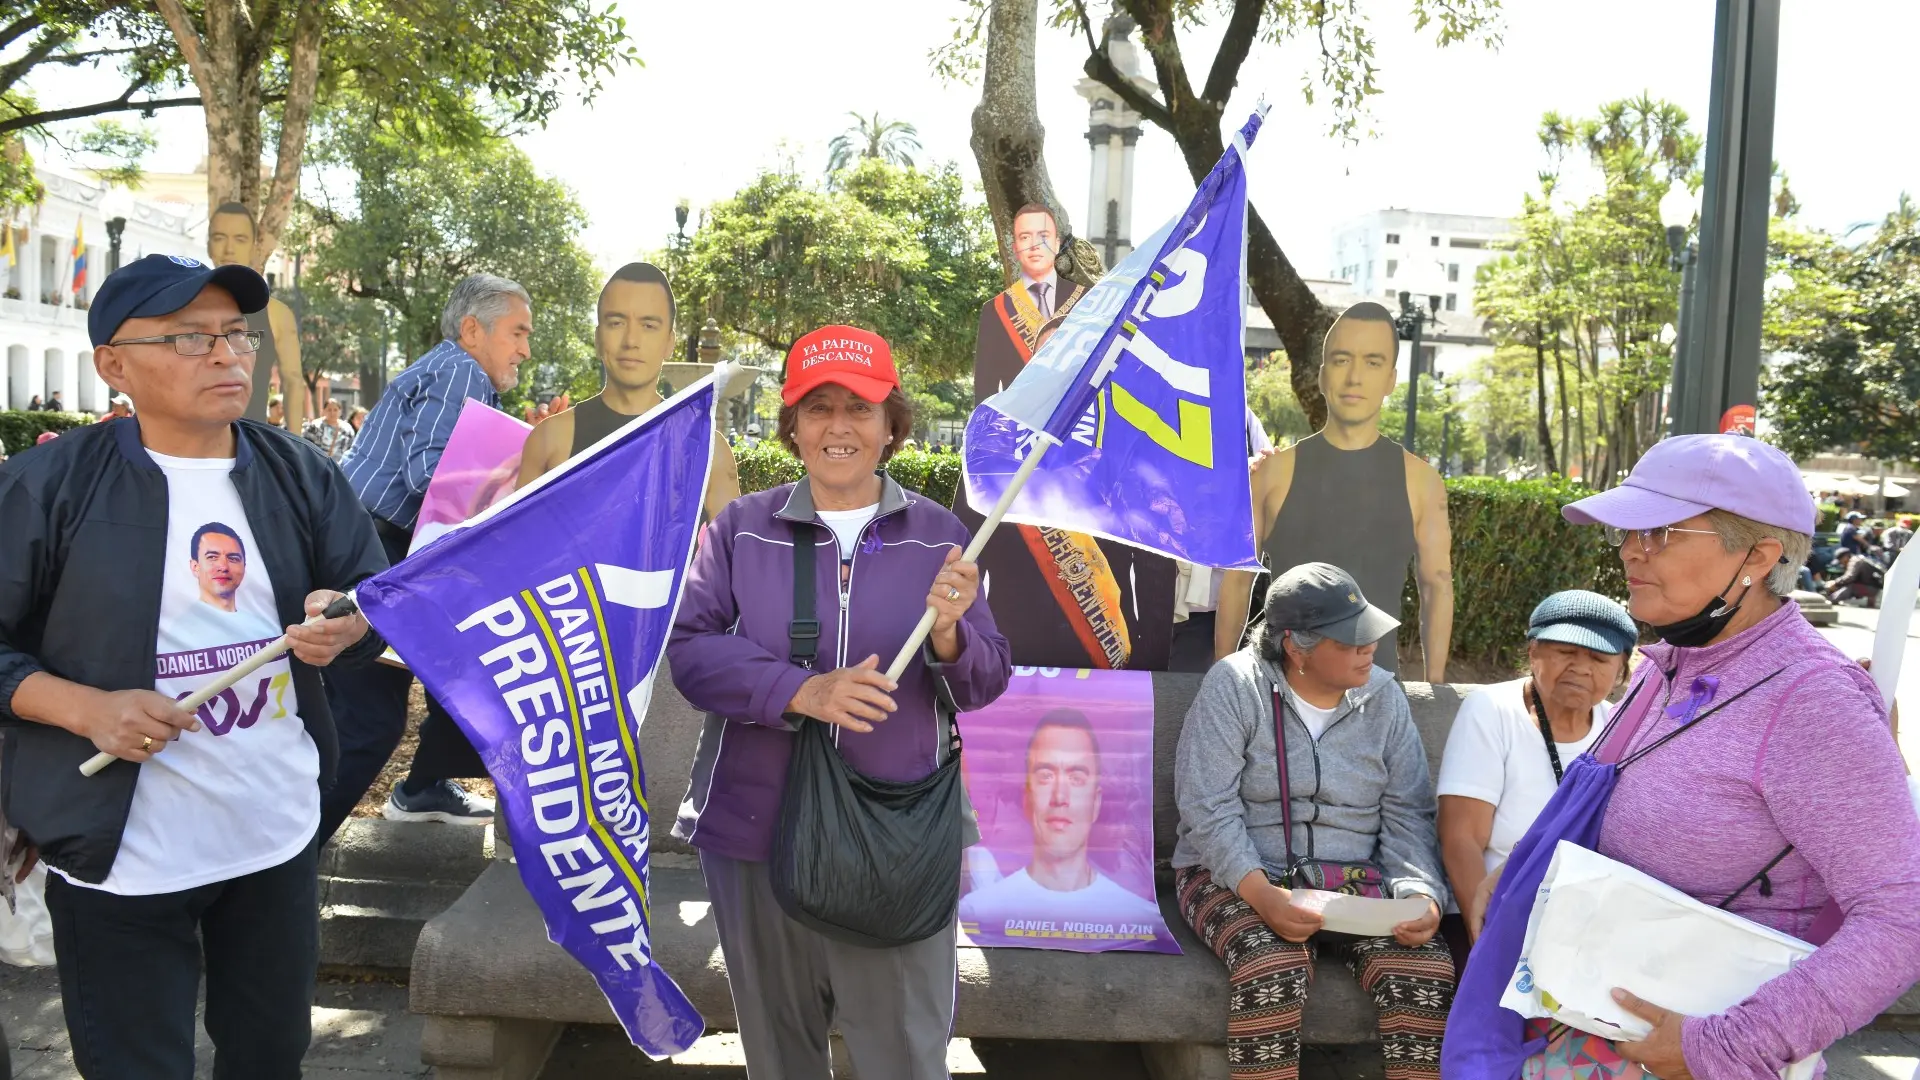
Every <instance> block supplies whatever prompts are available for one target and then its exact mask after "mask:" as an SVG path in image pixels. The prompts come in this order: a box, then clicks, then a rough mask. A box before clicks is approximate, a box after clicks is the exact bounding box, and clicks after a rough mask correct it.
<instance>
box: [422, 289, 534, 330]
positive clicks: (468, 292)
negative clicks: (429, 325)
mask: <svg viewBox="0 0 1920 1080" xmlns="http://www.w3.org/2000/svg"><path fill="white" fill-rule="evenodd" d="M510 296H515V297H519V298H520V300H521V301H522V302H523V303H525V304H526V305H527V308H528V309H529V310H531V309H532V308H533V297H531V296H528V295H527V290H526V289H525V288H523V287H522V286H521V285H520V283H519V282H517V281H509V280H507V279H506V278H503V277H500V276H498V275H496V274H470V275H468V276H467V277H464V278H462V279H461V280H460V284H458V285H455V286H454V287H453V292H452V293H451V294H450V295H448V297H447V309H446V310H445V311H443V312H441V313H440V336H441V337H444V338H446V339H447V340H448V341H459V340H460V324H461V323H463V322H465V321H466V318H467V316H469V315H471V316H473V317H474V318H475V319H478V320H479V322H480V327H481V329H483V330H491V329H493V324H494V322H495V321H497V320H498V319H499V318H500V316H502V315H505V314H506V313H507V308H508V306H509V305H508V303H507V298H508V297H510Z"/></svg>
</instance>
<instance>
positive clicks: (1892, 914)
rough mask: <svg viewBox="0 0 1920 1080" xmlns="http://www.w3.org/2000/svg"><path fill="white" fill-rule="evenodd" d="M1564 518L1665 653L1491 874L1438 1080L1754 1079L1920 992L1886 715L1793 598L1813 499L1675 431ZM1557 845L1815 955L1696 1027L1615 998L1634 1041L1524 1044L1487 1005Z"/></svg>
mask: <svg viewBox="0 0 1920 1080" xmlns="http://www.w3.org/2000/svg"><path fill="white" fill-rule="evenodd" d="M1564 513H1565V516H1566V518H1567V520H1568V521H1571V522H1573V523H1574V524H1576V525H1601V526H1604V527H1605V528H1606V532H1607V539H1608V541H1609V542H1610V543H1612V544H1614V545H1615V546H1617V547H1619V548H1620V562H1621V565H1622V567H1623V568H1624V569H1625V571H1626V577H1627V589H1628V591H1629V593H1630V594H1631V599H1630V601H1629V604H1628V607H1629V610H1630V611H1631V613H1632V614H1633V617H1634V618H1635V619H1637V620H1638V621H1640V622H1642V623H1646V624H1648V625H1649V626H1650V627H1651V628H1652V630H1653V632H1654V634H1655V635H1657V636H1658V637H1659V638H1660V643H1659V644H1657V645H1649V646H1646V647H1645V649H1644V650H1643V651H1644V652H1645V654H1646V658H1647V661H1648V662H1647V663H1644V664H1642V665H1641V666H1640V668H1639V670H1638V672H1637V673H1636V676H1635V678H1634V680H1633V686H1632V687H1631V688H1630V689H1629V690H1628V691H1627V696H1626V698H1625V699H1623V701H1622V702H1621V704H1620V706H1619V707H1618V708H1617V709H1616V710H1615V711H1614V718H1613V721H1612V723H1611V724H1610V726H1609V727H1608V728H1607V730H1606V732H1605V733H1603V734H1602V735H1601V736H1600V739H1599V742H1598V744H1597V749H1595V750H1594V751H1591V752H1589V753H1588V754H1584V755H1582V756H1581V757H1580V758H1579V760H1577V761H1575V762H1574V763H1573V765H1572V766H1570V767H1569V768H1568V769H1567V771H1566V776H1565V778H1564V780H1563V781H1562V782H1561V784H1560V786H1559V788H1558V789H1557V790H1556V792H1555V795H1554V797H1553V799H1552V800H1551V801H1550V802H1549V803H1548V804H1547V807H1546V809H1545V810H1543V811H1542V812H1541V815H1540V817H1539V818H1537V819H1536V820H1535V822H1534V824H1533V827H1532V829H1531V830H1530V831H1529V832H1528V833H1527V835H1526V836H1525V837H1524V838H1523V839H1522V840H1521V841H1520V842H1519V844H1517V845H1516V846H1515V847H1514V849H1513V854H1512V856H1511V858H1510V859H1509V860H1508V862H1507V864H1506V866H1505V867H1504V868H1503V870H1502V872H1501V875H1500V880H1499V882H1498V885H1497V887H1495V888H1494V889H1493V890H1492V899H1491V904H1490V906H1489V908H1488V909H1487V916H1486V923H1485V926H1484V928H1483V929H1482V931H1481V935H1480V938H1479V940H1478V942H1476V943H1475V945H1474V949H1473V953H1472V955H1471V957H1470V959H1469V961H1468V965H1467V970H1466V973H1465V975H1464V977H1463V978H1462V980H1461V985H1460V992H1459V994H1458V996H1457V997H1456V999H1455V1003H1454V1009H1453V1015H1452V1017H1451V1019H1450V1021H1449V1023H1448V1027H1447V1040H1446V1045H1445V1047H1444V1048H1443V1050H1442V1052H1441V1053H1442V1057H1441V1068H1442V1071H1443V1073H1444V1074H1445V1075H1446V1076H1447V1077H1448V1080H1481V1078H1492V1077H1501V1078H1507V1077H1512V1076H1516V1075H1522V1072H1521V1070H1520V1060H1517V1059H1525V1058H1528V1057H1529V1056H1531V1060H1528V1061H1527V1062H1526V1065H1525V1069H1524V1075H1525V1076H1528V1077H1538V1076H1547V1077H1552V1076H1559V1075H1581V1076H1589V1077H1603V1076H1630V1077H1635V1078H1636V1080H1637V1077H1638V1076H1639V1074H1640V1073H1641V1072H1642V1071H1643V1070H1644V1072H1645V1073H1646V1074H1647V1075H1650V1076H1654V1077H1658V1078H1659V1080H1687V1078H1688V1077H1698V1078H1700V1080H1772V1078H1774V1077H1777V1076H1778V1075H1779V1074H1780V1073H1781V1071H1782V1070H1783V1069H1784V1068H1785V1067H1786V1066H1787V1065H1789V1064H1791V1063H1793V1062H1797V1061H1801V1060H1804V1059H1806V1058H1808V1057H1811V1056H1812V1055H1814V1054H1816V1053H1819V1052H1821V1051H1823V1050H1825V1049H1827V1048H1828V1047H1829V1046H1832V1045H1833V1044H1834V1043H1835V1042H1837V1041H1839V1040H1840V1038H1841V1037H1842V1036H1844V1035H1846V1034H1847V1033H1848V1032H1851V1031H1853V1030H1855V1029H1858V1028H1861V1027H1864V1026H1866V1024H1867V1023H1869V1022H1870V1021H1872V1020H1873V1019H1874V1017H1875V1016H1877V1015H1878V1014H1879V1013H1880V1012H1881V1010H1883V1009H1885V1008H1886V1007H1887V1006H1889V1005H1891V1004H1892V1003H1893V1002H1894V1000H1895V999H1897V998H1899V997H1900V995H1901V994H1902V993H1904V992H1905V991H1906V990H1907V988H1908V987H1910V986H1912V985H1913V983H1914V981H1915V980H1916V979H1920V819H1916V818H1915V816H1914V807H1913V802H1912V797H1911V796H1910V794H1909V792H1908V788H1907V781H1906V776H1905V769H1904V768H1903V765H1902V762H1901V758H1900V751H1899V749H1898V747H1896V746H1895V744H1894V741H1893V737H1892V733H1891V732H1890V730H1889V727H1888V723H1887V706H1886V704H1885V703H1884V702H1883V701H1882V700H1881V697H1880V693H1879V691H1878V689H1876V687H1875V686H1874V684H1873V681H1872V680H1871V679H1870V678H1869V677H1868V676H1867V674H1866V673H1865V672H1864V671H1862V670H1861V668H1860V666H1859V665H1858V664H1856V663H1854V662H1853V661H1851V660H1849V659H1848V658H1847V657H1846V655H1845V654H1843V653H1841V652H1840V650H1839V649H1837V648H1835V647H1834V646H1833V645H1832V644H1831V643H1830V642H1828V641H1827V640H1826V639H1825V638H1823V637H1821V636H1820V634H1819V633H1817V632H1816V631H1815V630H1814V629H1813V628H1812V627H1811V626H1810V625H1808V623H1807V620H1806V619H1805V618H1804V617H1803V616H1802V615H1801V614H1800V611H1799V608H1798V607H1797V606H1796V605H1795V604H1794V603H1793V602H1792V601H1790V600H1788V599H1787V595H1788V594H1789V593H1790V592H1792V590H1793V588H1794V582H1795V578H1796V575H1797V574H1798V572H1799V568H1800V564H1801V563H1802V562H1804V561H1805V560H1806V557H1807V553H1808V551H1809V550H1810V548H1811V546H1812V536H1811V534H1812V532H1813V528H1814V507H1813V500H1812V499H1811V498H1809V497H1808V495H1807V492H1806V489H1805V487H1804V486H1802V482H1801V479H1800V471H1799V469H1798V468H1797V467H1796V466H1795V465H1794V463H1793V462H1792V460H1790V459H1789V458H1788V457H1787V456H1786V455H1785V454H1782V453H1781V452H1780V451H1778V450H1776V449H1774V448H1773V447H1771V446H1768V445H1766V444H1765V443H1762V442H1760V441H1759V440H1758V439H1753V438H1747V437H1742V436H1737V435H1684V436H1679V437H1676V438H1670V439H1665V440H1663V441H1661V442H1659V443H1656V444H1655V445H1654V446H1653V448H1652V449H1650V450H1648V451H1647V454H1646V456H1645V457H1643V458H1641V459H1640V461H1639V463H1638V464H1637V465H1635V466H1634V469H1633V474H1632V475H1631V476H1629V477H1628V478H1627V479H1626V482H1625V483H1623V484H1622V485H1621V486H1619V487H1616V488H1613V489H1612V490H1609V491H1605V492H1602V493H1600V494H1598V495H1594V496H1591V497H1589V498H1586V499H1582V500H1580V501H1579V502H1576V503H1574V504H1572V505H1570V506H1568V507H1567V508H1566V510H1565V511H1564ZM1560 839H1567V840H1570V841H1573V842H1574V843H1578V844H1581V845H1582V846H1586V847H1590V848H1592V849H1594V850H1596V851H1598V852H1599V853H1600V854H1602V855H1605V856H1607V857H1608V858H1611V859H1615V860H1617V861H1619V862H1622V863H1625V864H1626V865H1628V866H1631V867H1634V868H1635V869H1638V870H1641V871H1644V872H1645V873H1647V874H1650V875H1651V876H1653V877H1655V878H1657V879H1659V880H1661V881H1664V882H1666V883H1667V884H1668V885H1671V886H1673V887H1674V888H1676V889H1679V890H1680V891H1682V892H1684V893H1686V894H1687V895H1689V896H1691V897H1693V898H1694V899H1696V900H1700V901H1702V902H1704V903H1707V904H1712V905H1715V906H1718V907H1721V908H1724V909H1726V910H1728V911H1731V912H1732V913H1734V914H1735V915H1739V916H1742V917H1744V918H1747V919H1751V920H1753V921H1754V922H1757V923H1760V924H1762V925H1765V926H1769V927H1772V928H1773V929H1775V930H1779V931H1782V932H1784V933H1787V934H1791V935H1793V936H1795V937H1798V938H1801V939H1802V940H1805V941H1809V942H1812V943H1813V944H1815V945H1817V946H1819V948H1818V949H1817V950H1816V951H1815V952H1814V953H1813V955H1812V956H1810V957H1809V958H1808V959H1807V960H1805V961H1804V962H1802V963H1800V964H1798V965H1795V966H1794V967H1793V969H1792V970H1790V971H1788V972H1787V973H1786V974H1784V975H1780V976H1779V977H1777V978H1775V979H1773V980H1772V981H1770V982H1768V983H1766V984H1765V985H1763V986H1761V987H1759V989H1758V990H1756V991H1755V992H1754V993H1753V995H1752V996H1751V997H1749V998H1747V999H1746V1000H1745V1001H1742V1002H1741V1003H1740V1004H1738V1005H1735V1006H1734V1007H1732V1008H1730V1009H1727V1010H1725V1011H1724V1012H1721V1013H1719V1014H1717V1015H1713V1016H1682V1015H1679V1014H1677V1013H1674V1012H1671V1011H1669V1010H1667V1009H1663V1008H1661V1007H1659V1006H1658V1005H1657V1004H1654V1003H1651V1002H1648V1001H1644V1000H1641V999H1640V998H1639V997H1637V996H1635V992H1636V988H1635V987H1632V986H1625V987H1618V988H1615V989H1614V992H1613V996H1614V1000H1615V1001H1616V1002H1617V1003H1618V1005H1619V1008H1620V1012H1621V1014H1622V1016H1624V1015H1625V1014H1628V1013H1631V1014H1633V1015H1635V1016H1638V1017H1640V1018H1642V1019H1643V1020H1645V1021H1646V1022H1647V1023H1648V1024H1650V1025H1651V1026H1652V1031H1651V1033H1650V1034H1649V1035H1648V1036H1647V1037H1646V1038H1644V1039H1640V1040H1637V1041H1622V1042H1617V1043H1611V1044H1609V1043H1608V1042H1607V1041H1606V1040H1603V1039H1600V1038H1598V1037H1596V1036H1588V1035H1584V1034H1582V1033H1581V1032H1578V1031H1572V1030H1568V1029H1563V1028H1559V1027H1558V1026H1557V1025H1556V1026H1555V1028H1554V1029H1552V1030H1549V1031H1545V1032H1539V1031H1529V1032H1526V1033H1525V1034H1523V1033H1522V1032H1521V1030H1520V1020H1519V1018H1518V1017H1517V1016H1515V1015H1514V1014H1513V1013H1511V1012H1506V1011H1504V1010H1502V1009H1500V1008H1499V1007H1498V1001H1499V998H1500V995H1501V993H1502V991H1503V990H1504V988H1505V985H1506V983H1507V982H1508V981H1509V980H1511V979H1512V978H1513V976H1514V972H1515V967H1516V962H1517V958H1518V952H1519V943H1520V941H1521V939H1522V937H1523V935H1524V933H1525V929H1526V923H1527V920H1528V915H1529V913H1530V912H1531V910H1532V906H1533V905H1532V900H1533V897H1534V895H1535V892H1536V889H1537V887H1538V884H1539V882H1540V880H1541V879H1542V876H1543V874H1544V871H1545V868H1546V863H1547V860H1549V859H1550V858H1551V856H1552V852H1553V849H1554V847H1555V845H1556V843H1557V841H1558V840H1560ZM1487 891H1488V886H1486V885H1482V892H1483V893H1485V892H1487ZM1462 903H1463V904H1467V903H1469V901H1468V900H1466V899H1464V898H1463V900H1462ZM1541 1036H1544V1038H1542V1037H1541Z"/></svg>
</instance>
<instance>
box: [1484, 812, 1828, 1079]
mask: <svg viewBox="0 0 1920 1080" xmlns="http://www.w3.org/2000/svg"><path fill="white" fill-rule="evenodd" d="M1813 948H1814V947H1813V946H1812V945H1809V944H1807V943H1806V942H1804V941H1801V940H1800V939H1798V938H1795V937H1790V936H1788V935H1786V934H1783V933H1780V932H1779V931H1777V930H1773V929H1770V928H1768V927H1765V926H1762V925H1760V924H1759V923H1756V922H1753V921H1751V920H1748V919H1743V918H1741V917H1740V916H1738V915H1734V914H1732V913H1730V912H1726V911H1722V910H1720V909H1719V908H1716V907H1712V906H1711V905H1708V904H1703V903H1701V902H1700V901H1698V900H1695V899H1693V898H1692V897H1690V896H1688V895H1687V894H1685V893H1683V892H1681V891H1680V890H1678V889H1675V888H1673V887H1672V886H1669V885H1667V884H1665V883H1663V882H1661V881H1658V880H1656V879H1655V878H1653V877H1650V876H1648V875H1647V874H1644V873H1642V872H1641V871H1639V870H1635V869H1634V868H1633V867H1630V866H1627V865H1625V864H1624V863H1619V862H1615V861H1614V860H1612V859H1609V858H1607V857H1606V856H1604V855H1601V854H1599V853H1597V852H1594V851H1589V850H1587V849H1586V848H1583V847H1581V846H1579V845H1578V844H1575V843H1572V842H1570V841H1566V840H1562V841H1560V844H1559V846H1558V847H1556V848H1555V849H1554V853H1553V862H1552V863H1551V864H1550V865H1549V866H1548V868H1547V874H1546V877H1545V878H1544V879H1543V880H1542V881H1541V883H1540V891H1539V893H1538V895H1537V896H1536V897H1535V899H1534V905H1533V912H1532V915H1531V916H1530V917H1529V919H1528V920H1527V936H1526V940H1525V942H1524V944H1523V945H1522V946H1521V950H1520V962H1519V964H1518V965H1517V966H1516V967H1515V968H1514V973H1513V978H1512V979H1511V980H1510V981H1509V982H1508V984H1507V990H1506V993H1505V995H1504V996H1503V997H1502V998H1501V1000H1500V1004H1501V1005H1502V1006H1504V1007H1506V1008H1509V1009H1512V1010H1513V1011H1515V1012H1517V1013H1520V1014H1521V1015H1522V1016H1550V1017H1552V1018H1553V1019H1555V1020H1558V1021H1560V1022H1561V1023H1564V1024H1566V1025H1567V1026H1569V1027H1573V1028H1577V1029H1579V1030H1581V1031H1585V1032H1588V1033H1591V1034H1594V1035H1599V1036H1601V1037H1602V1038H1607V1039H1626V1040H1637V1039H1642V1038H1645V1037H1646V1035H1647V1033H1648V1032H1650V1031H1651V1030H1652V1026H1651V1025H1649V1024H1648V1023H1647V1022H1646V1021H1644V1020H1642V1019H1640V1018H1639V1017H1636V1016H1634V1015H1633V1014H1632V1013H1629V1012H1627V1011H1626V1010H1624V1009H1622V1008H1620V1006H1619V1005H1618V1004H1616V1003H1615V1002H1614V1000H1613V996H1612V995H1613V989H1614V987H1622V988H1624V989H1626V990H1629V991H1631V992H1633V993H1634V994H1635V995H1637V996H1639V997H1640V998H1641V999H1642V1000H1644V1001H1649V1002H1652V1003H1654V1004H1656V1005H1658V1006H1660V1007H1661V1008H1663V1009H1671V1010H1673V1011H1675V1012H1678V1013H1681V1014H1683V1015H1686V1016H1714V1015H1716V1014H1719V1013H1722V1012H1725V1011H1726V1010H1728V1009H1730V1008H1732V1007H1733V1006H1735V1005H1738V1004H1740V1002H1742V1001H1744V1000H1746V999H1747V998H1748V997H1751V996H1752V995H1753V992H1754V991H1755V990H1758V989H1759V988H1760V987H1761V985H1762V984H1764V983H1767V982H1769V981H1771V980H1773V979H1775V978H1777V977H1779V976H1780V975H1783V974H1785V973H1786V971H1787V970H1788V969H1789V968H1791V967H1792V966H1793V965H1794V964H1797V963H1799V962H1800V961H1802V960H1804V959H1806V958H1807V957H1808V956H1811V955H1812V954H1813ZM1819 1060H1820V1055H1818V1054H1815V1055H1814V1056H1813V1057H1811V1058H1808V1059H1807V1060H1805V1061H1801V1062H1796V1063H1794V1064H1793V1065H1791V1066H1789V1067H1788V1068H1786V1069H1785V1070H1783V1071H1782V1073H1781V1076H1782V1078H1783V1080H1807V1078H1811V1077H1812V1076H1813V1074H1814V1068H1815V1066H1816V1065H1817V1064H1818V1062H1819Z"/></svg>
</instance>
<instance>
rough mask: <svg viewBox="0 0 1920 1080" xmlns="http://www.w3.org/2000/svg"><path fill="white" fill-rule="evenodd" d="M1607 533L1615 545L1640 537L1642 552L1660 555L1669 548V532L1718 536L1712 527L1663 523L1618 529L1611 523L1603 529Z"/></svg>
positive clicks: (1608, 538) (1609, 540) (1611, 542)
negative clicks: (1695, 527) (1691, 527)
mask: <svg viewBox="0 0 1920 1080" xmlns="http://www.w3.org/2000/svg"><path fill="white" fill-rule="evenodd" d="M1601 531H1602V532H1604V533H1605V534H1606V537H1607V543H1609V544H1611V545H1613V546H1614V547H1619V546H1620V545H1622V544H1624V543H1626V542H1627V537H1629V536H1634V535H1638V536H1639V537H1640V552H1641V554H1644V555H1658V554H1660V553H1661V552H1662V551H1665V550H1667V534H1668V533H1694V534H1696V535H1698V536H1718V535H1720V534H1719V533H1716V532H1714V531H1713V530H1712V529H1681V528H1676V527H1675V526H1672V525H1662V526H1660V527H1659V528H1657V529H1616V528H1614V527H1613V526H1611V525H1607V526H1605V527H1603V529H1602V530H1601Z"/></svg>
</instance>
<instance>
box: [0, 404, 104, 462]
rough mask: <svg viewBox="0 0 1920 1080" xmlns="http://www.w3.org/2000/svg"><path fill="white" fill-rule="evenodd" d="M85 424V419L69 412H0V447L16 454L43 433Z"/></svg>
mask: <svg viewBox="0 0 1920 1080" xmlns="http://www.w3.org/2000/svg"><path fill="white" fill-rule="evenodd" d="M86 422H87V418H86V417H84V416H81V415H80V414H79V413H71V412H24V411H7V412H0V446H5V447H6V448H7V453H9V454H17V453H19V452H20V451H22V450H25V449H27V448H29V447H31V446H32V445H33V444H34V440H35V439H38V438H39V437H40V433H41V432H43V431H65V430H67V429H68V428H76V427H80V426H81V425H83V424H85V423H86Z"/></svg>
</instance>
